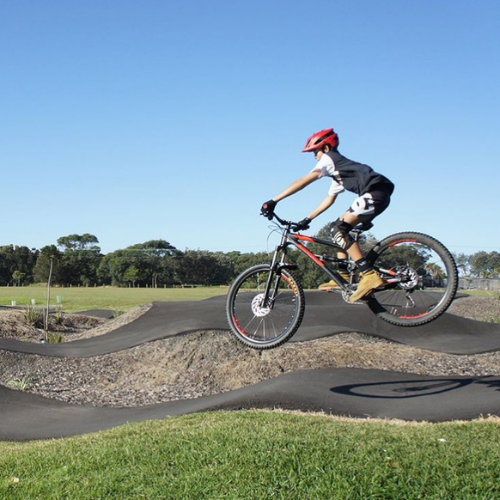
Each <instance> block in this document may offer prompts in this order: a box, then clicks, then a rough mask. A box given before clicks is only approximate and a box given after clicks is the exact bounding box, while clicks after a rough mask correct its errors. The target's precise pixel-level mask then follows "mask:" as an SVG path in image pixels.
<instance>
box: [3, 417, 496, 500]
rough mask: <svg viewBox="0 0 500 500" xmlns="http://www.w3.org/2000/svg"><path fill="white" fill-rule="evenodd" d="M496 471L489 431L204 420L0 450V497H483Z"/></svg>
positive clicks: (454, 426)
mask: <svg viewBox="0 0 500 500" xmlns="http://www.w3.org/2000/svg"><path fill="white" fill-rule="evenodd" d="M499 463H500V427H499V423H498V421H482V422H472V423H450V424H438V425H429V424H427V425H422V424H420V425H394V424H388V423H383V422H362V421H361V422H360V421H358V422H353V421H350V422H349V421H341V420H338V419H332V418H329V417H325V416H312V415H307V416H306V415H296V414H294V415H291V414H285V413H271V412H261V411H249V412H241V413H208V414H197V415H190V416H186V417H178V418H171V419H166V420H163V421H155V422H146V423H141V424H132V425H128V426H124V427H121V428H118V429H113V430H111V431H106V432H101V433H97V434H92V435H87V436H81V437H76V438H70V439H65V440H57V441H45V442H33V443H22V444H13V443H0V498H2V499H3V498H5V499H7V498H8V499H9V500H14V499H26V498H30V499H35V498H47V499H49V498H50V499H54V500H55V499H108V498H119V499H135V498H137V499H140V498H146V499H160V498H161V499H167V498H175V499H184V498H190V499H191V498H195V499H198V498H199V499H210V498H214V499H226V498H228V499H229V498H231V499H236V498H239V499H252V498H255V499H257V498H258V499H271V498H282V499H287V500H288V499H301V500H302V499H320V498H325V499H335V498H339V499H340V498H342V499H343V498H346V499H347V498H348V499H350V500H354V499H363V500H364V499H368V498H370V499H392V498H394V499H405V500H408V499H416V498H425V499H448V498H453V499H473V498H477V499H494V498H499V497H500V468H499V467H498V464H499Z"/></svg>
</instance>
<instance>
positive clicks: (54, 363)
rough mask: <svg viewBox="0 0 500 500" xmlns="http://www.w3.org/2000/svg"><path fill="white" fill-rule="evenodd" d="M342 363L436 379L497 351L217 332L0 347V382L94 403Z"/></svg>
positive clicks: (460, 307) (165, 397)
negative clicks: (126, 342) (462, 352)
mask: <svg viewBox="0 0 500 500" xmlns="http://www.w3.org/2000/svg"><path fill="white" fill-rule="evenodd" d="M451 311H452V312H454V313H455V314H460V315H462V316H466V317H472V316H474V319H478V318H479V316H480V318H479V319H481V320H486V321H489V320H490V318H495V317H500V300H496V299H483V298H464V299H458V300H457V301H456V302H455V304H454V305H453V306H452V309H451ZM479 311H482V315H481V314H479ZM134 314H139V312H137V311H136V312H135V313H134ZM478 314H479V316H478ZM99 328H101V327H99ZM89 332H90V331H89ZM89 332H87V333H86V334H87V335H89V334H91V333H89ZM342 367H357V368H373V369H381V370H394V371H400V372H407V373H417V374H421V375H436V376H440V375H445V376H446V375H463V376H486V375H500V353H489V354H481V355H472V356H457V355H451V354H443V353H435V352H431V351H425V350H423V349H418V348H415V347H409V346H404V345H400V344H396V343H392V342H389V341H385V340H380V339H376V338H374V337H371V336H368V335H360V334H356V333H347V334H341V335H336V336H334V337H330V338H325V339H320V340H315V341H310V342H300V343H288V344H286V345H284V346H283V347H281V348H278V349H274V350H271V351H264V352H260V351H255V350H253V349H249V348H247V347H245V346H243V345H242V344H240V343H239V342H237V341H236V340H235V339H234V338H233V336H232V335H231V334H230V333H229V332H220V331H209V332H198V333H192V334H188V335H181V336H177V337H174V338H169V339H165V340H160V341H155V342H150V343H147V344H144V345H142V346H138V347H134V348H132V349H128V350H126V351H122V352H118V353H113V354H108V355H105V356H98V357H94V358H83V359H65V358H49V357H44V356H37V355H26V354H20V353H11V352H6V351H0V383H1V384H3V385H9V383H10V385H13V386H16V384H17V385H18V386H21V385H22V386H23V387H24V388H25V390H28V391H30V392H33V393H36V394H40V395H43V396H47V397H51V398H56V399H60V400H63V401H67V402H72V403H80V404H91V405H97V406H103V405H104V406H137V405H145V404H154V403H158V402H163V401H172V400H177V399H187V398H194V397H199V396H204V395H211V394H216V393H221V392H225V391H230V390H234V389H238V388H241V387H245V386H248V385H252V384H256V383H258V382H260V381H263V380H266V379H269V378H273V377H276V376H278V375H281V374H283V373H288V372H293V371H298V370H305V369H314V368H342Z"/></svg>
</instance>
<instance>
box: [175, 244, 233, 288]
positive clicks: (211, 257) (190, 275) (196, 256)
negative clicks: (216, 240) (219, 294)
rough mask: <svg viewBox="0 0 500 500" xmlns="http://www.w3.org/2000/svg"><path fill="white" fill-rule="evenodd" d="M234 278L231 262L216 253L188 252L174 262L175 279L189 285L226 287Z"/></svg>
mask: <svg viewBox="0 0 500 500" xmlns="http://www.w3.org/2000/svg"><path fill="white" fill-rule="evenodd" d="M233 276H234V264H233V262H232V260H231V259H230V258H229V257H228V256H226V255H224V254H222V253H220V252H218V253H212V252H209V251H206V250H188V251H186V252H185V253H184V254H183V255H181V256H178V257H177V258H176V260H175V277H176V280H177V281H178V282H179V283H183V284H191V285H226V284H228V283H229V281H230V280H231V278H232V277H233Z"/></svg>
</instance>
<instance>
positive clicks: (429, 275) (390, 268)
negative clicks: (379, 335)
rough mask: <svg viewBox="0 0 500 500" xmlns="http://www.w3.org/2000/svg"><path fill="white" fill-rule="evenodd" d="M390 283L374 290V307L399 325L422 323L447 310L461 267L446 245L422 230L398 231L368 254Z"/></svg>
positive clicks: (387, 318) (377, 312) (377, 313)
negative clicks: (458, 266) (457, 265)
mask: <svg viewBox="0 0 500 500" xmlns="http://www.w3.org/2000/svg"><path fill="white" fill-rule="evenodd" d="M367 258H368V259H369V260H370V261H371V262H372V263H373V265H374V267H375V268H376V269H377V270H378V272H379V274H380V276H381V277H382V279H383V280H384V281H385V282H386V285H385V287H384V288H383V289H381V290H377V291H375V292H374V293H373V296H372V298H371V299H370V300H369V301H368V306H369V307H370V309H371V310H372V311H373V312H374V313H375V314H376V315H377V316H378V317H379V318H381V319H383V320H384V321H387V322H388V323H391V324H393V325H398V326H418V325H423V324H425V323H429V322H430V321H433V320H434V319H436V318H437V317H438V316H440V315H441V314H442V313H443V312H445V311H446V309H447V308H448V306H449V305H450V304H451V302H452V300H453V299H454V298H455V293H456V290H457V285H458V275H457V267H456V264H455V261H454V259H453V257H452V255H451V254H450V252H449V251H448V250H447V249H446V247H445V246H444V245H443V244H442V243H440V242H439V241H437V240H436V239H435V238H432V237H431V236H427V235H425V234H421V233H413V232H407V233H398V234H394V235H393V236H389V237H387V238H385V239H384V240H382V241H381V242H380V243H378V244H377V245H376V246H375V247H374V248H373V249H372V250H371V251H370V253H369V254H368V257H367Z"/></svg>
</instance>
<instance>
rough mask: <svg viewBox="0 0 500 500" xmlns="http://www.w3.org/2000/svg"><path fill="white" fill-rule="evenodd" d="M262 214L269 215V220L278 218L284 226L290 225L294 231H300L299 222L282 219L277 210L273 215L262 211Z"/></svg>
mask: <svg viewBox="0 0 500 500" xmlns="http://www.w3.org/2000/svg"><path fill="white" fill-rule="evenodd" d="M260 215H262V216H264V217H267V218H268V219H269V220H273V219H276V220H277V221H278V222H279V223H280V224H281V225H282V226H287V227H289V228H290V229H291V230H292V231H298V228H297V222H292V221H289V220H285V219H282V218H281V217H280V216H279V215H278V214H277V213H276V212H273V213H272V215H271V217H269V216H268V215H265V214H263V213H261V214H260Z"/></svg>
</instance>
